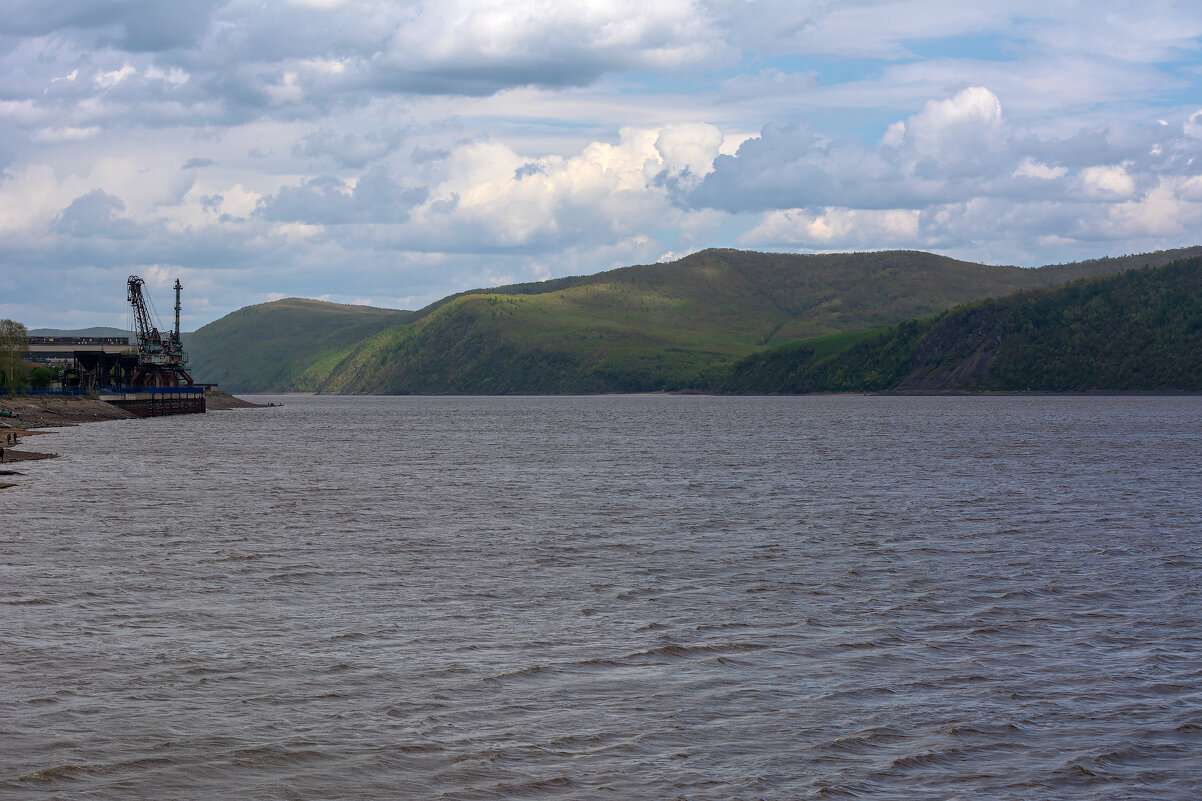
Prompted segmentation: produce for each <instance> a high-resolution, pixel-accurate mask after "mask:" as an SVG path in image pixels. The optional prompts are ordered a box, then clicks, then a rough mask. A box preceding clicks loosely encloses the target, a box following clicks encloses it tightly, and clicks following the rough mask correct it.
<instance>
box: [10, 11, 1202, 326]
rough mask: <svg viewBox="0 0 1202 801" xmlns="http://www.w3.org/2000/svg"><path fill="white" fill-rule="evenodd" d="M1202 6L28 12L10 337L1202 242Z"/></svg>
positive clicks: (13, 112) (15, 46)
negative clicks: (931, 258)
mask: <svg viewBox="0 0 1202 801" xmlns="http://www.w3.org/2000/svg"><path fill="white" fill-rule="evenodd" d="M1200 37H1202V6H1199V4H1197V3H1196V2H1181V3H1174V2H1145V3H1142V4H1132V3H1128V2H1106V0H1100V1H1099V2H1092V3H1069V2H1055V1H1053V2H1048V1H1047V0H1042V1H1041V2H1034V1H1033V0H991V2H989V3H964V2H963V0H841V2H838V3H832V2H825V1H824V0H814V1H813V2H806V1H805V0H762V1H760V2H757V1H756V0H661V2H658V3H646V2H637V3H636V2H626V1H625V0H611V1H610V2H600V1H599V0H493V1H492V2H461V1H459V0H438V1H437V2H434V1H433V0H431V1H429V2H425V1H421V2H408V3H395V2H375V1H373V0H362V1H360V0H294V1H293V2H267V3H263V2H261V0H255V2H245V1H244V0H231V1H229V2H226V1H224V0H192V1H191V2H188V3H164V2H159V0H125V1H122V0H61V1H60V2H46V0H9V1H8V2H7V3H6V4H5V14H4V20H3V21H2V22H0V170H2V172H0V317H12V318H15V319H18V320H21V321H22V322H25V323H26V324H27V325H29V326H30V327H37V326H58V327H81V326H87V325H122V324H124V323H125V321H126V308H125V277H126V276H127V275H129V274H138V275H141V276H142V277H143V278H145V279H147V282H148V285H149V291H150V294H151V296H152V298H157V299H158V306H159V308H160V310H161V311H164V312H169V311H170V305H171V296H170V291H169V289H168V287H169V286H170V284H171V283H172V282H173V280H174V279H175V278H176V277H179V278H180V279H181V280H182V281H183V284H184V287H185V314H184V318H185V319H184V327H185V329H188V330H192V329H195V328H197V327H199V326H200V325H203V324H204V323H206V322H209V321H211V320H214V319H216V318H218V317H220V316H222V315H224V314H226V313H228V312H230V311H232V310H234V309H236V308H239V307H241V306H244V305H248V304H251V303H259V302H263V301H266V300H271V299H274V298H279V297H286V296H304V297H318V298H324V299H328V300H334V301H338V302H346V303H364V304H371V305H377V306H388V307H394V308H417V307H420V306H422V305H424V304H426V303H428V302H430V301H432V300H435V299H437V298H439V297H442V296H444V295H446V294H449V293H451V292H454V291H458V290H462V289H467V288H471V287H479V286H487V285H493V284H498V283H508V282H516V281H530V280H538V279H543V278H549V277H556V276H561V275H571V274H581V273H590V272H595V271H598V270H603V269H608V268H611V267H616V266H622V265H626V264H638V263H648V262H654V261H657V260H662V259H669V258H674V257H677V256H681V255H684V254H686V253H689V252H692V251H695V250H699V249H702V248H707V247H715V246H721V247H739V248H749V249H756V250H787V251H798V252H815V251H830V250H869V249H881V248H917V249H923V250H932V251H936V252H939V253H944V254H947V255H951V256H955V257H960V258H966V259H972V260H977V261H986V262H991V263H1008V264H1023V265H1037V264H1044V263H1051V262H1059V261H1068V260H1075V259H1080V258H1092V257H1099V256H1105V255H1120V254H1124V253H1133V252H1140V251H1146V250H1154V249H1159V248H1169V247H1180V246H1184V245H1192V244H1199V243H1202V236H1200V235H1199V233H1198V232H1199V231H1202V225H1200V224H1202V56H1200V51H1199V46H1200V42H1202V40H1200Z"/></svg>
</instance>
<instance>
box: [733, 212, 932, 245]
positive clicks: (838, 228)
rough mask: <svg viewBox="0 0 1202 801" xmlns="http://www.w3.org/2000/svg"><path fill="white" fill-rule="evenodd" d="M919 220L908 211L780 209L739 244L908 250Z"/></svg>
mask: <svg viewBox="0 0 1202 801" xmlns="http://www.w3.org/2000/svg"><path fill="white" fill-rule="evenodd" d="M919 217H920V213H919V212H918V211H916V210H911V209H888V210H875V209H845V208H825V209H821V210H818V211H807V210H805V209H782V210H779V211H772V212H768V213H767V214H765V215H764V216H763V217H762V218H761V220H760V223H759V224H758V225H756V226H755V227H754V228H752V229H751V230H750V231H748V232H747V233H745V234H743V235H742V236H741V237H739V243H740V244H741V245H745V246H749V247H774V248H780V247H786V248H796V247H804V248H815V249H832V248H843V247H853V248H858V247H864V246H868V247H870V248H888V247H904V246H911V245H913V244H914V243H915V242H916V241H917V239H918V234H919Z"/></svg>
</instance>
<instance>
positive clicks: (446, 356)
mask: <svg viewBox="0 0 1202 801" xmlns="http://www.w3.org/2000/svg"><path fill="white" fill-rule="evenodd" d="M1191 253H1202V248H1194V249H1190V250H1188V251H1170V252H1161V253H1153V254H1145V255H1139V256H1130V257H1123V258H1119V259H1100V260H1094V261H1089V262H1079V263H1075V264H1068V265H1053V266H1048V267H1041V268H1037V269H1024V268H1019V267H997V266H987V265H981V264H973V263H970V262H962V261H957V260H955V259H949V258H946V257H942V256H937V255H934V254H930V253H923V252H918V251H884V252H872V253H848V254H826V255H797V254H774V253H755V252H749V251H737V250H725V249H720V250H707V251H703V252H700V253H696V254H693V255H691V256H688V257H686V258H684V259H681V260H679V261H675V262H670V263H663V264H651V265H641V266H635V267H624V268H620V269H617V270H610V271H607V272H603V273H598V274H596V275H590V276H577V277H571V278H562V279H556V280H552V281H546V282H540V283H528V284H515V285H511V286H505V287H498V288H494V289H486V290H473V291H471V292H464V293H458V294H456V295H452V296H450V297H448V298H444V299H443V300H441V301H438V302H437V303H434V304H431V305H430V306H428V307H426V308H424V309H421V310H419V311H417V312H401V311H388V310H381V309H371V308H367V307H347V306H337V305H336V304H321V303H319V302H317V301H300V300H295V299H293V300H287V301H277V302H275V303H265V304H261V305H259V306H252V307H248V308H246V309H241V310H239V311H238V312H235V313H234V314H231V315H228V316H227V317H224V318H222V319H221V320H218V321H216V322H214V323H211V324H209V325H208V326H205V327H204V328H202V329H200V330H199V331H197V332H196V333H195V334H194V335H192V337H190V338H189V339H188V340H186V342H185V344H186V345H187V346H188V348H189V351H190V353H191V355H192V365H193V375H194V376H195V377H196V378H197V380H203V381H218V382H220V383H221V385H222V386H223V387H224V388H226V389H230V390H233V391H238V392H260V391H319V392H344V393H409V392H413V393H489V394H491V393H575V392H583V393H593V392H628V391H652V390H660V389H669V390H671V389H684V388H697V387H705V386H709V385H712V383H713V382H714V381H716V380H718V378H719V377H720V376H721V375H723V374H724V372H725V371H726V370H727V368H729V366H730V365H732V364H734V363H735V362H736V361H738V360H739V359H741V358H743V357H745V356H748V355H750V354H752V353H755V352H757V351H760V350H763V349H765V348H767V347H770V346H772V345H774V344H778V343H783V342H787V341H790V340H796V339H799V338H804V337H813V336H816V335H824V334H835V333H846V332H855V331H864V330H869V329H873V328H879V327H882V326H887V325H891V324H894V323H897V322H900V321H902V320H905V319H910V318H918V317H924V316H927V315H931V314H934V313H937V312H940V311H943V310H945V309H948V308H950V307H952V306H955V305H957V304H961V303H965V302H968V301H973V300H979V299H983V298H988V297H998V296H1002V295H1007V294H1010V293H1012V292H1015V291H1018V290H1022V289H1031V288H1036V287H1042V286H1050V285H1055V284H1061V283H1064V282H1066V281H1070V280H1073V279H1076V278H1080V277H1085V276H1093V275H1103V274H1108V273H1114V272H1117V271H1119V270H1123V269H1127V268H1130V267H1136V266H1145V265H1149V264H1163V263H1165V262H1167V261H1171V260H1172V259H1173V258H1179V257H1181V256H1182V255H1188V254H1191Z"/></svg>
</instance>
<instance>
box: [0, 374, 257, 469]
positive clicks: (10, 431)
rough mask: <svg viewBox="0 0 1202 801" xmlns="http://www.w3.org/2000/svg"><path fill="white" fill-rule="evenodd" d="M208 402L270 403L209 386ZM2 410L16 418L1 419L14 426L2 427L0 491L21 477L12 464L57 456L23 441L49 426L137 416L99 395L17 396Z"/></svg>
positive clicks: (218, 407)
mask: <svg viewBox="0 0 1202 801" xmlns="http://www.w3.org/2000/svg"><path fill="white" fill-rule="evenodd" d="M205 405H206V406H207V407H208V410H209V411H226V410H228V409H259V408H267V407H268V406H269V404H266V403H254V402H252V401H248V400H243V399H242V398H237V397H234V396H233V395H230V394H229V393H228V392H222V391H221V390H215V389H210V390H208V391H206V392H205ZM0 409H4V410H6V411H9V412H12V413H14V414H16V415H18V416H17V417H11V418H10V417H4V418H0V421H2V422H4V423H7V424H8V425H9V426H11V428H0V449H2V451H0V490H2V489H8V488H10V487H15V486H17V483H16V482H14V481H12V480H11V479H12V478H14V477H17V476H22V475H24V473H22V472H21V471H19V470H16V469H13V468H11V467H10V465H12V464H16V463H19V462H29V461H36V460H40V459H54V458H57V457H58V456H59V454H57V453H46V452H44V451H37V450H26V449H25V448H24V447H21V446H24V445H26V444H27V443H25V442H24V441H23V440H25V439H27V438H29V437H37V436H38V435H40V434H46V433H49V432H48V431H47V430H46V429H51V428H60V427H64V426H74V425H79V424H80V423H95V422H100V421H102V420H128V419H134V418H136V417H137V415H135V414H133V413H131V412H128V411H126V410H125V409H122V408H120V407H117V406H114V405H112V404H111V403H107V402H105V401H102V400H98V399H96V398H88V397H79V396H70V395H15V396H6V397H4V398H2V399H0Z"/></svg>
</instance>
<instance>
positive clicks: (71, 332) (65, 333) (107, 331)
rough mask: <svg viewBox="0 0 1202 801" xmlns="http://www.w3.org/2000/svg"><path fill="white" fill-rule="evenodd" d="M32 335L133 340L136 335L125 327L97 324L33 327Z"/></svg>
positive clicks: (30, 331)
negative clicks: (70, 327) (89, 326)
mask: <svg viewBox="0 0 1202 801" xmlns="http://www.w3.org/2000/svg"><path fill="white" fill-rule="evenodd" d="M29 335H30V336H31V337H125V338H126V339H128V340H130V341H131V342H133V341H134V340H135V337H134V335H133V334H132V333H130V332H129V331H126V330H125V329H124V328H109V327H106V326H96V327H93V328H74V329H68V328H31V329H29Z"/></svg>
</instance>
